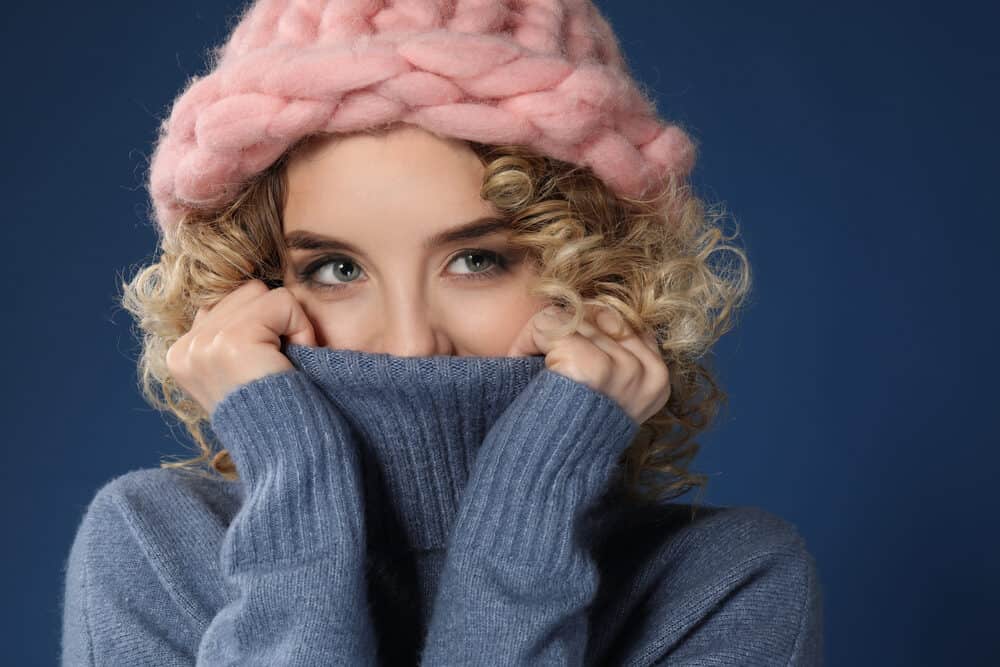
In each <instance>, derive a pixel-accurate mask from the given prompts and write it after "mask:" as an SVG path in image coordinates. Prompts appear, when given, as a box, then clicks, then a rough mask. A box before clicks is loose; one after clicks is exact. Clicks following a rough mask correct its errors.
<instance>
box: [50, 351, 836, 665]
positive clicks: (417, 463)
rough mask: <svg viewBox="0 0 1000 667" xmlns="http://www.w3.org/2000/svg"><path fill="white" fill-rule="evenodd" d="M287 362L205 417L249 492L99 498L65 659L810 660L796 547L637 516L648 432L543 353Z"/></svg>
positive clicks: (680, 517) (748, 516) (70, 580)
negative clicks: (638, 466)
mask: <svg viewBox="0 0 1000 667" xmlns="http://www.w3.org/2000/svg"><path fill="white" fill-rule="evenodd" d="M286 354H287V355H288V357H289V359H291V360H292V363H293V365H294V368H293V369H289V370H286V371H282V372H278V373H272V374H270V375H267V376H264V377H262V378H258V379H256V380H253V381H250V382H248V383H246V384H244V385H241V386H239V387H237V388H236V389H234V390H233V391H232V392H230V393H229V394H228V395H227V396H226V397H225V398H224V399H223V400H222V401H221V402H220V403H219V404H218V405H217V406H216V409H215V411H214V412H213V414H212V417H211V425H212V430H213V433H214V435H215V437H217V438H218V440H219V442H220V444H222V445H223V446H225V447H227V448H228V449H229V450H230V453H231V454H232V456H233V460H234V462H235V463H236V466H237V469H238V471H239V472H240V475H241V478H240V480H238V481H233V482H229V481H225V480H221V479H217V478H216V479H206V478H203V477H200V476H197V475H194V474H192V473H187V472H182V471H176V470H167V469H161V468H155V469H140V470H134V471H131V472H128V473H125V474H123V475H121V476H119V477H117V478H115V479H113V480H111V481H109V482H108V483H106V484H105V485H103V486H102V487H101V488H100V489H99V490H98V491H97V493H96V496H95V497H94V499H93V500H92V502H91V503H90V504H89V506H88V507H87V509H86V511H85V513H84V515H83V518H82V521H81V523H80V526H79V528H78V531H77V534H76V537H75V539H74V541H73V544H72V548H71V550H70V554H69V558H68V562H67V570H66V581H65V597H64V607H63V614H64V616H63V619H64V623H63V634H62V664H63V665H88V666H89V665H158V666H159V665H377V664H381V665H417V664H421V665H435V666H437V665H626V666H628V667H640V666H648V665H688V666H693V665H820V664H822V662H821V655H822V635H821V629H822V606H821V596H820V590H819V585H818V578H817V570H816V564H815V562H814V560H813V557H812V556H811V554H810V553H809V551H808V550H807V549H806V547H805V544H804V542H803V540H802V538H801V536H799V534H798V533H797V531H796V529H795V528H794V527H793V526H792V525H791V524H789V523H788V522H786V521H784V520H782V519H781V518H779V517H777V516H774V515H772V514H770V513H768V512H766V511H763V510H760V509H757V508H752V507H713V506H702V507H701V508H700V509H699V512H698V515H697V518H695V519H692V518H691V513H690V509H691V508H690V506H689V505H686V504H680V503H666V502H664V503H659V504H656V505H653V506H643V507H639V506H634V505H632V504H630V503H629V502H627V501H626V499H625V497H624V496H623V495H621V493H620V491H621V489H620V487H619V486H618V484H617V482H619V481H620V477H619V476H618V474H617V473H618V472H620V469H619V464H618V458H619V455H620V454H621V452H623V451H624V449H625V448H626V447H627V445H628V444H629V443H630V442H631V439H632V438H633V437H634V435H635V433H636V431H637V428H638V424H637V423H636V422H634V421H633V420H632V419H631V417H629V416H628V414H627V413H626V412H625V411H624V410H622V409H621V407H620V406H618V404H617V403H615V401H613V400H612V399H611V398H609V397H608V396H606V395H604V394H602V393H600V392H597V391H594V390H591V389H590V388H589V387H587V386H586V385H584V384H581V383H578V382H576V381H574V380H571V379H569V378H567V377H565V376H563V375H560V374H558V373H556V372H554V371H552V370H550V369H548V368H546V367H545V366H544V358H543V357H540V356H536V357H509V358H508V357H450V356H436V357H396V356H392V355H385V354H374V353H367V352H360V351H352V350H333V349H328V348H316V347H308V346H301V345H294V344H290V345H287V348H286Z"/></svg>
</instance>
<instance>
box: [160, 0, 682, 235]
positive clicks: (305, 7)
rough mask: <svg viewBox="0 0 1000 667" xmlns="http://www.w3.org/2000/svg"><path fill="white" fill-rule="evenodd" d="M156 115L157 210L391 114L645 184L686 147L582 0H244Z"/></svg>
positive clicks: (219, 192)
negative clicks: (160, 116) (202, 70)
mask: <svg viewBox="0 0 1000 667" xmlns="http://www.w3.org/2000/svg"><path fill="white" fill-rule="evenodd" d="M211 60H212V67H211V69H210V71H209V72H208V73H207V74H205V75H203V76H195V77H192V78H190V79H189V81H188V82H187V85H186V86H185V89H184V90H183V92H182V93H181V94H180V95H179V96H178V97H177V99H176V100H175V101H174V103H173V106H172V109H171V112H170V115H169V117H168V118H167V119H166V120H164V121H163V123H162V124H161V126H160V129H159V136H158V139H157V142H156V147H155V150H154V152H153V156H152V161H151V164H150V171H149V184H148V187H149V192H150V195H151V199H152V203H153V207H154V210H155V215H156V221H157V223H158V225H159V227H160V229H161V231H162V232H163V233H166V234H169V233H170V232H171V231H172V230H173V229H175V228H176V226H177V225H178V224H179V223H180V222H181V220H182V219H183V216H184V214H185V212H186V211H188V210H191V209H197V208H206V207H214V206H218V205H221V204H225V203H227V202H228V201H230V200H231V198H233V197H234V196H235V195H236V194H238V192H239V191H240V189H241V188H242V187H243V186H244V185H245V184H246V182H247V181H248V180H249V179H250V178H251V177H252V176H254V175H256V174H258V173H260V172H261V171H263V170H264V169H266V168H267V167H268V166H269V165H271V164H273V163H274V161H275V160H276V159H277V158H278V157H280V156H281V154H282V153H283V152H284V151H285V150H287V149H288V148H289V147H290V146H291V145H292V144H294V143H295V142H296V141H297V140H299V139H301V138H302V137H304V136H306V135H310V134H314V133H329V132H335V133H343V132H352V131H357V130H364V129H367V128H371V127H376V126H383V125H387V124H392V123H396V122H404V123H409V124H414V125H418V126H421V127H423V128H425V129H427V130H429V131H431V132H434V133H436V134H438V135H441V136H449V137H455V138H459V139H469V140H474V141H479V142H483V143H511V144H522V145H526V146H528V147H531V148H533V149H535V150H538V151H540V152H542V153H544V154H546V155H550V156H552V157H555V158H558V159H561V160H565V161H567V162H572V163H575V164H578V165H582V166H587V167H590V168H591V169H593V171H594V172H595V173H596V174H597V175H598V176H599V177H600V178H601V179H603V180H604V181H605V182H606V183H607V184H608V185H609V186H610V187H611V188H612V189H613V190H614V191H616V192H618V193H619V194H623V195H627V196H632V197H640V196H648V195H652V194H658V192H659V190H658V187H659V186H661V185H662V184H663V181H664V178H665V177H666V175H667V174H668V173H676V174H680V175H682V176H686V175H687V174H689V173H690V171H691V169H692V168H693V166H694V161H695V153H696V148H695V144H694V142H693V141H692V140H691V138H690V137H689V136H688V135H687V134H686V133H685V132H684V131H683V130H682V129H681V128H680V127H679V126H677V125H676V124H673V123H668V122H664V121H662V120H660V119H659V118H658V117H657V114H656V109H655V107H654V105H653V103H652V102H651V100H650V99H649V98H648V97H647V96H646V95H645V94H644V92H643V91H642V90H641V88H640V87H639V85H638V84H637V83H636V82H635V81H634V80H633V79H632V78H631V77H630V75H629V74H628V71H627V65H626V63H625V61H624V59H623V57H622V54H621V51H620V49H619V45H618V41H617V39H616V38H615V35H614V33H613V32H612V30H611V27H610V25H609V24H608V22H607V20H606V19H605V18H604V17H603V16H602V15H601V13H600V12H599V10H598V9H597V8H596V7H595V6H594V5H593V4H592V3H591V2H590V0H326V1H322V0H258V1H257V2H254V3H253V4H250V5H248V6H247V7H246V8H245V9H244V10H243V12H242V15H241V16H240V18H239V21H238V22H237V24H236V26H235V27H234V28H233V30H232V33H231V34H230V35H229V37H228V39H227V41H226V42H225V43H224V44H222V45H221V46H219V47H217V48H216V49H214V50H213V52H212V59H211Z"/></svg>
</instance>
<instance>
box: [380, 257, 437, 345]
mask: <svg viewBox="0 0 1000 667" xmlns="http://www.w3.org/2000/svg"><path fill="white" fill-rule="evenodd" d="M381 305H382V312H381V314H380V315H381V323H380V327H379V330H380V332H381V341H380V346H381V348H382V349H381V351H382V352H383V353H386V354H393V355H396V356H400V357H425V356H432V355H434V354H438V353H440V352H439V351H438V350H437V347H438V343H437V340H438V334H437V331H436V330H435V323H434V321H433V317H432V314H431V305H430V304H429V303H428V299H427V291H426V289H425V283H424V281H423V280H419V279H415V278H407V277H406V276H402V275H400V276H397V278H396V279H394V280H391V281H389V282H388V283H386V288H385V291H384V293H383V294H382V295H381Z"/></svg>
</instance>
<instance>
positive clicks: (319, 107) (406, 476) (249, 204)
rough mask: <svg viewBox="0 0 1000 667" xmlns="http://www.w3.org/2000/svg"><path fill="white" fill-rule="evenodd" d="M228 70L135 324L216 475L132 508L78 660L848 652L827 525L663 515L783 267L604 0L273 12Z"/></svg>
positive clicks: (192, 88) (79, 643)
mask: <svg viewBox="0 0 1000 667" xmlns="http://www.w3.org/2000/svg"><path fill="white" fill-rule="evenodd" d="M216 56H217V57H216V59H215V60H216V62H215V66H214V69H213V71H212V72H211V73H210V74H208V75H207V76H205V77H202V78H197V79H195V80H193V81H192V82H191V83H190V85H189V86H188V87H187V89H186V90H185V91H184V93H183V94H182V95H181V96H180V97H179V99H178V100H177V102H175V104H174V106H173V109H172V112H171V116H170V118H169V119H168V121H167V122H165V123H164V125H163V128H162V132H161V136H160V138H159V142H158V145H157V149H156V152H155V154H154V157H153V161H152V166H151V172H150V191H151V195H152V199H153V205H154V209H155V216H156V221H157V223H158V224H159V226H160V227H159V228H160V230H161V231H162V239H161V240H162V243H161V249H160V250H161V252H160V254H159V257H158V259H157V261H156V262H155V263H154V264H152V265H150V266H148V267H146V268H145V269H143V270H142V271H140V272H139V273H138V274H137V275H136V276H135V277H134V278H133V279H132V281H131V283H129V284H127V285H125V286H124V287H125V294H124V299H123V303H124V304H125V306H126V307H127V308H129V310H130V311H131V312H132V313H133V314H134V315H135V316H136V318H137V320H138V322H139V324H140V326H141V328H142V330H143V332H144V349H143V356H142V358H141V359H140V372H141V377H142V379H143V388H144V391H145V393H146V395H147V397H148V398H149V400H150V401H151V402H152V403H153V404H154V405H157V406H158V407H161V408H164V409H167V410H169V411H171V412H172V413H173V414H175V415H176V416H177V417H178V418H179V419H180V420H181V421H182V422H183V423H184V424H185V425H186V426H187V427H188V429H189V431H190V433H191V435H192V437H193V438H194V440H195V442H196V443H197V444H198V446H199V449H200V454H199V456H197V457H195V458H193V459H190V460H186V461H178V462H169V463H168V462H165V463H163V464H161V467H160V468H155V469H144V470H137V471H132V472H129V473H127V474H125V475H122V476H120V477H118V478H116V479H114V480H111V481H110V482H108V483H107V484H106V485H105V486H104V487H102V488H101V489H100V490H99V491H98V492H97V494H96V496H95V498H94V500H93V501H92V503H91V504H90V506H89V507H88V509H87V512H86V514H85V516H84V517H83V521H82V523H81V525H80V528H79V530H78V533H77V536H76V540H75V541H74V544H73V547H72V550H71V553H70V557H69V563H68V570H67V580H66V597H65V606H64V628H63V654H62V655H63V662H64V664H116V665H117V664H156V665H165V664H166V665H190V664H206V665H207V664H213V665H214V664H240V665H246V664H261V665H264V664H267V665H274V664H295V665H306V664H309V665H321V664H323V665H325V664H351V665H355V664H390V665H397V664H417V663H419V664H425V665H439V664H449V665H450V664H463V665H465V664H477V665H478V664H622V665H651V664H694V663H697V664H783V665H784V664H796V665H798V664H818V663H819V661H820V653H821V632H820V626H821V608H820V597H819V591H818V584H817V579H816V570H815V564H814V562H813V560H812V557H811V556H810V554H809V553H808V551H807V550H806V548H805V545H804V544H803V542H802V540H801V538H800V537H799V536H798V534H797V533H796V531H795V529H794V528H793V527H792V526H791V525H790V524H788V523H787V522H784V521H783V520H781V519H780V518H778V517H775V516H773V515H770V514H767V513H766V512H763V511H761V510H757V509H754V508H702V513H701V516H700V517H699V516H696V514H695V513H694V511H693V510H694V509H695V508H694V507H693V506H687V505H681V504H671V503H667V502H664V501H665V500H668V499H670V498H672V497H675V496H676V495H678V494H679V493H682V492H684V491H686V490H688V489H690V488H692V487H693V486H699V485H703V484H704V483H705V478H704V476H701V475H697V474H694V473H691V472H689V471H688V470H687V468H686V464H687V463H688V462H689V461H690V459H691V458H692V457H693V455H694V454H695V453H696V451H697V446H696V445H693V444H691V443H689V442H688V441H689V440H690V438H691V436H692V435H693V434H694V433H695V432H696V431H698V430H702V429H704V428H705V427H706V426H707V425H708V423H709V422H710V420H711V418H712V417H713V416H714V414H715V411H716V409H717V406H718V403H719V401H720V400H721V399H722V398H723V395H722V394H721V392H719V391H718V390H717V389H716V387H715V384H714V382H713V380H712V377H711V375H710V374H709V373H708V372H707V371H706V370H705V369H703V368H702V366H701V365H700V364H699V363H698V358H699V357H700V356H701V355H703V354H704V352H705V351H706V350H707V349H708V348H709V347H710V346H711V344H712V343H714V341H715V340H717V339H718V337H719V336H721V335H722V333H724V331H725V330H727V328H728V327H729V326H730V324H731V319H732V317H733V316H734V313H735V311H736V308H737V306H738V305H739V304H740V302H741V301H742V299H743V297H744V296H745V294H746V292H747V290H748V289H749V273H748V269H747V268H746V265H745V263H744V264H742V265H741V267H740V270H739V271H737V272H735V273H731V272H724V271H718V269H716V268H715V267H713V266H712V265H711V264H710V262H709V257H710V255H711V254H712V253H714V252H717V251H720V250H724V249H729V250H732V251H733V252H734V253H735V254H736V255H737V256H738V257H740V258H741V259H743V254H742V252H741V251H740V250H739V249H738V248H733V247H729V246H724V245H720V244H719V241H720V238H723V237H722V236H721V234H720V231H719V229H718V228H717V226H716V223H717V220H715V219H712V218H711V217H710V216H708V215H707V214H706V211H705V207H704V206H703V205H702V203H701V202H700V201H699V200H698V199H697V198H696V197H694V196H693V195H692V194H691V191H690V187H689V186H688V185H687V182H686V177H687V174H688V173H689V172H690V169H691V167H692V164H693V155H694V146H693V144H692V142H691V141H690V139H689V138H688V137H687V135H686V134H685V133H684V132H683V131H682V130H681V129H680V128H678V127H677V126H675V125H669V124H665V123H663V122H662V121H660V120H659V119H657V118H656V116H655V112H654V109H653V107H652V105H651V103H649V102H648V100H646V98H645V97H644V96H643V95H642V94H641V93H640V91H639V88H638V86H637V84H635V83H634V82H633V81H632V80H631V79H630V78H629V77H628V75H627V73H626V71H625V69H624V61H623V60H622V57H621V54H620V53H619V51H618V46H617V43H616V41H615V39H614V36H613V34H612V33H611V31H610V27H609V26H608V24H607V22H606V21H605V20H604V19H603V18H602V17H601V15H600V14H599V13H598V11H597V10H596V8H594V7H593V6H592V5H591V4H589V2H584V1H582V0H575V1H573V0H565V1H564V2H553V1H550V0H535V1H531V2H517V3H515V2H499V3H497V2H481V1H466V2H461V1H459V2H457V3H456V2H444V1H441V2H432V1H429V0H420V1H417V0H409V1H407V2H402V1H397V2H394V3H393V2H380V1H376V0H366V1H359V0H358V1H352V2H348V1H346V0H342V1H341V2H326V3H322V2H318V3H309V2H300V3H294V4H289V3H287V2H279V1H277V0H274V1H270V0H261V1H260V2H257V3H255V4H253V5H250V6H248V7H247V9H246V10H245V12H244V14H243V15H242V17H241V18H240V21H239V22H238V23H237V25H236V27H235V28H234V30H233V33H232V34H231V35H230V37H229V39H228V40H227V42H226V44H225V45H224V46H223V47H221V48H220V49H219V50H218V51H217V52H216ZM484 260H485V261H486V267H487V268H482V261H484ZM716 271H718V272H716ZM706 390H707V395H705V391H706ZM206 427H208V428H206ZM206 462H207V463H210V466H209V470H208V471H204V472H203V471H199V470H198V466H199V465H200V464H203V463H206ZM689 508H690V510H691V512H688V511H687V510H688V509H689Z"/></svg>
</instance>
